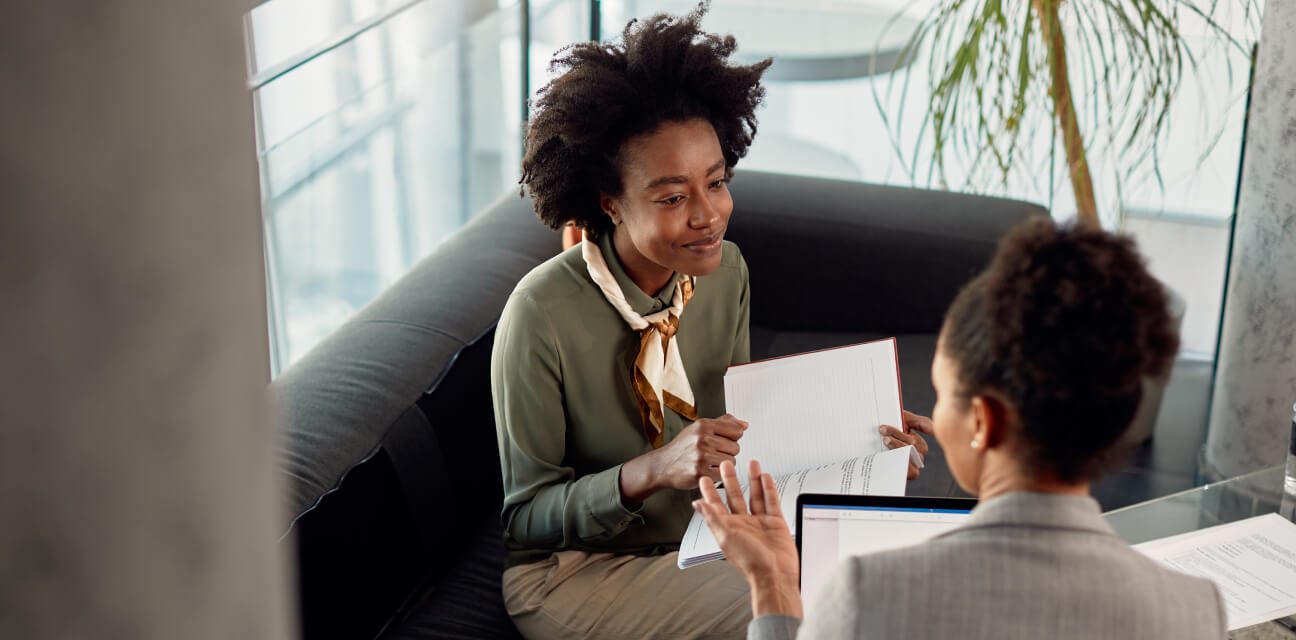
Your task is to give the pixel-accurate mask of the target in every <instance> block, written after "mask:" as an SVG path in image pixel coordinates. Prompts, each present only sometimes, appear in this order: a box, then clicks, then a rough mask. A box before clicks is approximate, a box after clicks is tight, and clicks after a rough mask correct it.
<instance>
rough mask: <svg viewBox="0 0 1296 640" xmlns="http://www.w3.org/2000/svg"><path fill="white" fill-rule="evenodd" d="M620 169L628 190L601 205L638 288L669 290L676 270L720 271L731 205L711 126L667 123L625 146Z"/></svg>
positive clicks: (698, 121) (691, 272)
mask: <svg viewBox="0 0 1296 640" xmlns="http://www.w3.org/2000/svg"><path fill="white" fill-rule="evenodd" d="M620 169H621V183H622V185H623V187H624V191H623V192H622V194H621V196H620V197H616V198H613V197H610V196H606V195H604V196H603V197H602V198H601V204H602V206H603V210H604V211H605V212H606V213H607V214H608V215H609V216H610V217H611V218H612V220H613V222H614V223H616V230H615V231H614V235H613V241H614V243H615V245H616V248H617V253H618V255H619V256H620V258H621V261H622V263H623V264H624V265H625V267H626V271H627V272H628V273H629V274H630V276H631V277H632V278H633V279H634V280H635V282H636V283H638V284H640V285H641V286H642V285H643V284H644V283H645V282H653V283H656V282H658V281H660V284H661V285H664V284H665V280H667V279H669V277H670V275H671V274H672V273H673V272H676V271H678V272H680V273H684V274H688V275H694V276H701V275H706V274H708V273H711V272H712V271H715V270H716V268H718V267H719V266H720V258H721V254H722V247H721V240H723V239H724V234H725V229H726V228H727V227H728V225H729V215H730V214H731V213H733V199H732V198H730V197H729V186H728V184H727V182H726V180H725V160H724V154H723V153H722V152H721V150H720V141H719V139H718V138H717V137H716V133H715V129H713V128H712V127H711V123H709V122H707V121H706V120H702V119H694V120H687V121H683V122H667V123H665V124H663V125H661V126H660V127H659V128H658V129H657V130H656V131H653V132H652V133H648V134H645V135H641V136H637V137H634V138H631V139H630V140H627V141H626V143H625V144H624V146H623V147H622V148H621V167H620ZM648 293H650V294H651V293H655V291H648Z"/></svg>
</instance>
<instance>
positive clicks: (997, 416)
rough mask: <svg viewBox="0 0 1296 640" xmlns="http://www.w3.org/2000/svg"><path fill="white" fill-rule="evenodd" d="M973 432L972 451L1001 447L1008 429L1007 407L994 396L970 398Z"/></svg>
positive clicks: (1008, 416) (1008, 412)
mask: <svg viewBox="0 0 1296 640" xmlns="http://www.w3.org/2000/svg"><path fill="white" fill-rule="evenodd" d="M972 414H973V420H974V423H975V425H974V430H975V432H974V433H973V435H972V441H973V442H974V443H975V444H974V445H973V447H972V448H973V449H978V448H979V449H993V448H997V447H1000V446H1003V444H1004V441H1005V440H1006V438H1007V433H1008V428H1009V424H1008V422H1009V418H1010V415H1009V414H1010V411H1009V408H1008V405H1007V404H1005V403H1004V401H1003V400H1002V399H1001V398H999V397H997V396H995V395H994V394H986V395H979V396H976V397H974V398H972Z"/></svg>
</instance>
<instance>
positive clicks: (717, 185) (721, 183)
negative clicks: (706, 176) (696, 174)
mask: <svg viewBox="0 0 1296 640" xmlns="http://www.w3.org/2000/svg"><path fill="white" fill-rule="evenodd" d="M724 183H725V179H724V178H720V179H718V180H716V181H715V182H712V183H711V188H712V189H719V188H721V187H723V186H724Z"/></svg>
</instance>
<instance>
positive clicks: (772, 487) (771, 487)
mask: <svg viewBox="0 0 1296 640" xmlns="http://www.w3.org/2000/svg"><path fill="white" fill-rule="evenodd" d="M752 484H759V485H760V486H761V489H762V490H763V491H762V493H764V496H765V515H770V516H777V517H778V518H780V519H781V518H782V517H783V505H781V504H779V496H778V486H777V485H776V484H775V482H774V476H772V475H770V474H768V473H762V474H761V476H760V482H759V483H756V482H754V483H752Z"/></svg>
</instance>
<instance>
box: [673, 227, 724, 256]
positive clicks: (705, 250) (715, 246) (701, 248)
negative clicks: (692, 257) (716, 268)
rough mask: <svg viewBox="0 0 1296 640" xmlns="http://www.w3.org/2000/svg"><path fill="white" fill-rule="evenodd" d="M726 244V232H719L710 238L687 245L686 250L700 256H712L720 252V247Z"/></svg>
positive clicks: (703, 238)
mask: <svg viewBox="0 0 1296 640" xmlns="http://www.w3.org/2000/svg"><path fill="white" fill-rule="evenodd" d="M723 242H724V231H717V232H715V233H713V234H711V235H709V236H704V237H702V238H699V239H697V240H694V241H693V242H690V243H688V244H686V245H683V246H684V248H685V249H688V250H689V251H692V252H693V253H696V254H698V255H710V254H713V253H715V252H716V251H719V250H720V245H721V244H723Z"/></svg>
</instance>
